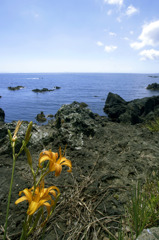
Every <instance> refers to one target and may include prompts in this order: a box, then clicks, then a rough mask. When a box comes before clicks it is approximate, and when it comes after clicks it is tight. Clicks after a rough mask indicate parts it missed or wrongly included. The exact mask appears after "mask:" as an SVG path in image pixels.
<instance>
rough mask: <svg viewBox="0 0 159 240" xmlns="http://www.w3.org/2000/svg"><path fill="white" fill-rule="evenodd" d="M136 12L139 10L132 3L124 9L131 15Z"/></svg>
mask: <svg viewBox="0 0 159 240" xmlns="http://www.w3.org/2000/svg"><path fill="white" fill-rule="evenodd" d="M137 12H139V10H138V9H137V8H135V7H134V6H133V5H130V6H129V7H128V8H127V10H126V15H127V16H131V15H133V14H135V13H137Z"/></svg>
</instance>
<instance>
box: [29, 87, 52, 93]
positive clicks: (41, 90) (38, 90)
mask: <svg viewBox="0 0 159 240" xmlns="http://www.w3.org/2000/svg"><path fill="white" fill-rule="evenodd" d="M32 91H33V92H37V93H42V92H52V91H54V89H48V88H42V89H38V88H36V89H33V90H32Z"/></svg>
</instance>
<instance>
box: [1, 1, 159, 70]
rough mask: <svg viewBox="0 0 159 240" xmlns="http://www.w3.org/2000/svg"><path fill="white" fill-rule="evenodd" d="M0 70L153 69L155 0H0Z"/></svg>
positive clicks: (157, 38)
mask: <svg viewBox="0 0 159 240" xmlns="http://www.w3.org/2000/svg"><path fill="white" fill-rule="evenodd" d="M0 72H128V73H129V72H130V73H158V72H159V1H158V0H0Z"/></svg>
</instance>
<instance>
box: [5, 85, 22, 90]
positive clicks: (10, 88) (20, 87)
mask: <svg viewBox="0 0 159 240" xmlns="http://www.w3.org/2000/svg"><path fill="white" fill-rule="evenodd" d="M22 88H24V87H23V86H16V87H8V89H9V90H12V91H15V90H19V89H22Z"/></svg>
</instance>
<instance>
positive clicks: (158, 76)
mask: <svg viewBox="0 0 159 240" xmlns="http://www.w3.org/2000/svg"><path fill="white" fill-rule="evenodd" d="M149 77H151V78H159V76H153V75H150V76H149Z"/></svg>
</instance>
